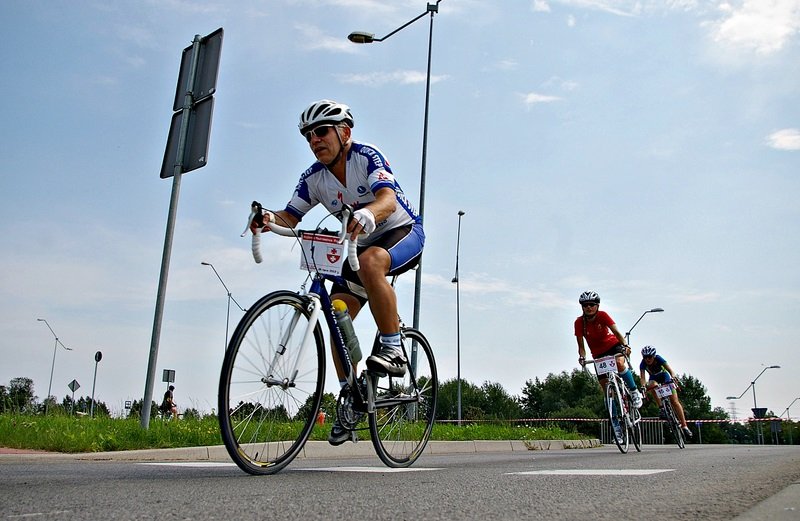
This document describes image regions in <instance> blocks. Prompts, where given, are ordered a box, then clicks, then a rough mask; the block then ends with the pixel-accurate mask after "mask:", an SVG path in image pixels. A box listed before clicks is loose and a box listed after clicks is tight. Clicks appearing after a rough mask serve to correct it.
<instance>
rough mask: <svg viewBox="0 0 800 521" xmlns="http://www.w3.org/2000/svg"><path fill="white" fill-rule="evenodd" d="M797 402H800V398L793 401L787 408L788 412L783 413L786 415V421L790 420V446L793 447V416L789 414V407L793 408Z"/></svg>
mask: <svg viewBox="0 0 800 521" xmlns="http://www.w3.org/2000/svg"><path fill="white" fill-rule="evenodd" d="M797 400H800V397H798V398H795V399H794V400H792V403H790V404H789V405H787V406H786V410H785V411H783V413H786V420H788V427H789V445H792V444H793V442H792V415H791V414H789V407H791V406H792V405H794V402H796V401H797ZM783 413H781V416H783Z"/></svg>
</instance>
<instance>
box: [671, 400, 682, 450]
mask: <svg viewBox="0 0 800 521" xmlns="http://www.w3.org/2000/svg"><path fill="white" fill-rule="evenodd" d="M669 418H670V422H671V423H672V432H673V433H674V434H675V443H677V444H678V447H679V448H681V449H682V448H684V447H685V446H686V444H685V442H684V439H683V429H681V424H680V422H679V421H678V417H677V416H676V415H675V408H674V407H673V406H672V403H670V404H669Z"/></svg>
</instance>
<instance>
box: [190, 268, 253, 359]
mask: <svg viewBox="0 0 800 521" xmlns="http://www.w3.org/2000/svg"><path fill="white" fill-rule="evenodd" d="M200 264H202V265H203V266H210V267H211V269H212V270H214V275H216V276H217V278H218V279H219V281H220V282H221V283H222V287H223V288H225V292H226V293H227V294H228V312H227V315H225V343H224V345H223V346H222V348H223V351H224V350H225V349H227V348H228V324H230V321H231V300H232V301H233V302H234V303H235V304H236V307H238V308H239V309H240V310H241V311H242V312H244V308H243V307H242V306H240V305H239V303H238V302H236V299H235V298H233V295H232V294H231V290H229V289H228V286H226V285H225V281H224V280H222V277H220V276H219V273H218V272H217V268H215V267H214V265H213V264H211V263H210V262H201V263H200Z"/></svg>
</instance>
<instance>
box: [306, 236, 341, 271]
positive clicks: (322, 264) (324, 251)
mask: <svg viewBox="0 0 800 521" xmlns="http://www.w3.org/2000/svg"><path fill="white" fill-rule="evenodd" d="M301 242H302V244H303V256H302V258H301V259H300V269H301V270H304V271H308V270H309V269H311V270H312V271H317V272H319V273H322V274H324V275H341V274H342V266H343V265H344V259H345V257H347V252H346V251H345V249H344V246H343V245H341V244H339V238H338V237H335V236H332V235H324V234H319V233H311V232H304V233H303V237H302V241H301Z"/></svg>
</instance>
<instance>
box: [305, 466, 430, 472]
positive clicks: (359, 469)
mask: <svg viewBox="0 0 800 521" xmlns="http://www.w3.org/2000/svg"><path fill="white" fill-rule="evenodd" d="M289 470H294V471H308V470H310V471H314V472H373V473H374V472H379V473H383V472H390V473H394V472H424V471H427V470H442V469H440V468H432V467H430V468H422V467H418V468H403V469H394V468H390V467H313V468H301V469H289Z"/></svg>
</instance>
